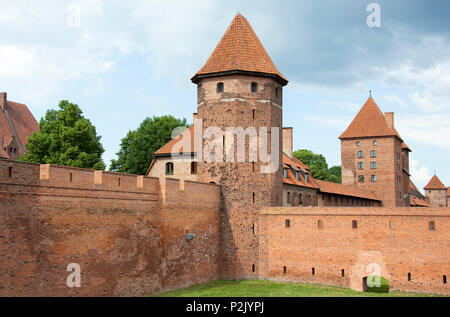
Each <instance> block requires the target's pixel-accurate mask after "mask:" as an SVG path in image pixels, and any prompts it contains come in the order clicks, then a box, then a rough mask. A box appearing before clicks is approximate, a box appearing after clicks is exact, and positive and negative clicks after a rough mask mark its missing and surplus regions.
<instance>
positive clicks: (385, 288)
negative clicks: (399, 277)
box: [367, 276, 389, 293]
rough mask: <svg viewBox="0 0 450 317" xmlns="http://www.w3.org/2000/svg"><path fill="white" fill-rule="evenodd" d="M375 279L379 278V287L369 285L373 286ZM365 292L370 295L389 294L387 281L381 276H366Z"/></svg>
mask: <svg viewBox="0 0 450 317" xmlns="http://www.w3.org/2000/svg"><path fill="white" fill-rule="evenodd" d="M376 278H380V285H379V286H372V285H371V284H375V281H376ZM371 282H372V283H371ZM367 291H368V292H372V293H389V281H388V280H387V279H385V278H384V277H381V276H368V277H367Z"/></svg>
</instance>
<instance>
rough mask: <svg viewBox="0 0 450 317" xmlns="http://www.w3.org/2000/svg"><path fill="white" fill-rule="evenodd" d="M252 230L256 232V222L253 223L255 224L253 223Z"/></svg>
mask: <svg viewBox="0 0 450 317" xmlns="http://www.w3.org/2000/svg"><path fill="white" fill-rule="evenodd" d="M252 232H253V234H255V223H253V225H252Z"/></svg>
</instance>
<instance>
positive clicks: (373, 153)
mask: <svg viewBox="0 0 450 317" xmlns="http://www.w3.org/2000/svg"><path fill="white" fill-rule="evenodd" d="M370 157H371V158H375V157H377V151H375V150H372V151H370Z"/></svg>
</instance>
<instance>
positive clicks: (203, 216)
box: [0, 160, 220, 296]
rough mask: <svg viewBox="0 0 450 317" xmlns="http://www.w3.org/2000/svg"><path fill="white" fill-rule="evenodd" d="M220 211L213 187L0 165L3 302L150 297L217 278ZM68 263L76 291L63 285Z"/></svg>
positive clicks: (10, 163)
mask: <svg viewBox="0 0 450 317" xmlns="http://www.w3.org/2000/svg"><path fill="white" fill-rule="evenodd" d="M219 206H220V187H219V186H217V185H213V184H202V183H196V182H180V181H178V180H168V179H167V180H166V179H158V178H152V177H143V176H135V175H126V174H118V173H110V172H101V171H93V170H86V169H78V168H68V167H59V166H51V165H39V164H30V163H21V162H15V161H9V160H0V259H1V260H0V268H1V269H0V296H147V295H150V294H153V293H159V292H162V291H166V290H172V289H176V288H180V287H185V286H189V285H192V284H197V283H202V282H207V281H211V280H215V279H217V275H218V264H217V258H218V254H217V252H218V251H217V250H218V218H219ZM186 232H189V233H193V234H195V235H196V237H195V238H194V239H193V240H189V241H187V240H186ZM69 263H77V264H79V265H80V267H81V288H68V287H67V285H66V278H67V276H68V275H69V274H70V272H66V268H67V265H68V264H69Z"/></svg>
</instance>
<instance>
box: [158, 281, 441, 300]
mask: <svg viewBox="0 0 450 317" xmlns="http://www.w3.org/2000/svg"><path fill="white" fill-rule="evenodd" d="M386 296H388V297H430V296H439V295H434V294H416V293H406V292H398V291H392V292H389V293H362V292H356V291H353V290H350V289H347V288H342V287H334V286H322V285H313V284H296V283H280V282H270V281H256V280H248V281H223V280H218V281H214V282H210V283H205V284H200V285H194V286H191V287H188V288H185V289H181V290H177V291H173V292H167V293H163V294H160V295H157V297H386Z"/></svg>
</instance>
